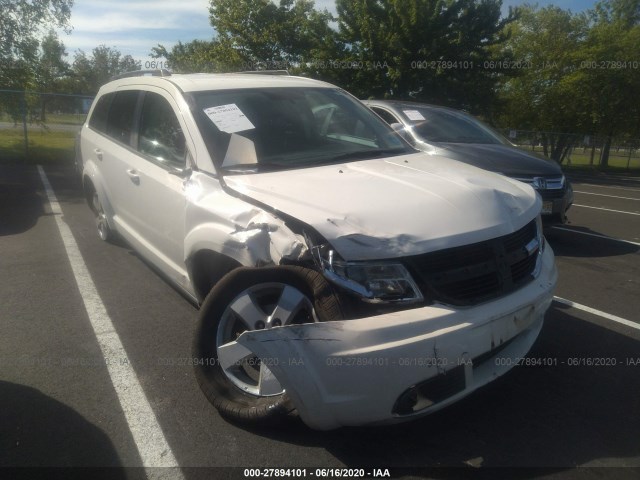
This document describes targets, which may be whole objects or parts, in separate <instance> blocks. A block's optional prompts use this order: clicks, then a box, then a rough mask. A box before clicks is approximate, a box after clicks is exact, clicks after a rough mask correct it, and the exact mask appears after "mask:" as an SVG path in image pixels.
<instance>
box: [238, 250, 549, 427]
mask: <svg viewBox="0 0 640 480" xmlns="http://www.w3.org/2000/svg"><path fill="white" fill-rule="evenodd" d="M556 282H557V271H556V267H555V264H554V258H553V252H552V251H551V249H550V248H549V247H548V246H547V248H546V250H545V252H544V254H543V258H542V268H541V271H540V274H539V275H538V276H537V277H536V278H535V279H534V280H533V281H531V282H530V283H529V284H527V285H526V286H525V287H523V288H521V289H520V290H518V291H516V292H513V293H511V294H510V295H508V296H506V297H503V298H500V299H497V300H494V301H491V302H487V303H484V304H481V305H477V306H474V307H470V308H453V307H449V306H446V305H437V304H436V305H430V306H425V307H420V308H415V309H410V310H404V311H399V312H393V313H387V314H383V315H378V316H374V317H367V318H361V319H356V320H342V321H333V322H325V323H311V324H304V325H291V326H285V327H279V328H273V329H266V330H254V331H247V332H244V333H243V334H242V335H241V336H240V337H239V338H238V339H237V342H238V343H240V344H242V345H244V346H245V347H247V348H248V349H250V350H251V351H252V352H254V353H255V354H256V355H258V356H259V357H260V358H261V359H262V361H263V362H265V363H266V364H267V366H268V367H269V368H270V370H271V371H272V372H273V374H274V375H275V376H276V377H277V379H278V380H279V382H280V384H281V385H282V386H283V387H284V388H285V390H286V392H287V394H288V395H289V397H290V398H291V400H292V401H293V403H294V404H295V406H296V408H297V410H298V413H299V414H300V417H301V418H302V420H303V421H304V422H305V423H306V424H307V425H309V426H310V427H312V428H315V429H319V430H329V429H332V428H337V427H340V426H346V425H363V424H376V423H391V422H397V421H403V420H407V419H411V418H416V417H418V416H421V415H426V414H428V413H432V412H434V411H436V410H439V409H440V408H443V407H445V406H447V405H449V404H451V403H453V402H455V401H457V400H459V399H461V398H462V397H464V396H466V395H468V394H470V393H471V392H473V391H474V390H475V389H477V388H478V387H481V386H482V385H485V384H486V383H488V382H490V381H491V380H493V379H495V378H497V377H498V376H500V375H502V374H504V373H506V372H507V371H508V370H509V369H510V368H512V367H513V366H514V365H515V364H516V363H517V359H518V358H521V357H523V356H525V355H526V354H527V352H528V351H529V349H530V348H531V346H532V345H533V343H534V342H535V340H536V338H537V336H538V334H539V332H540V329H541V328H542V323H543V318H544V314H545V312H546V310H547V309H548V308H549V305H550V304H551V301H552V298H553V290H554V287H555V285H556Z"/></svg>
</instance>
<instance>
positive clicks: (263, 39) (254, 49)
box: [151, 0, 335, 72]
mask: <svg viewBox="0 0 640 480" xmlns="http://www.w3.org/2000/svg"><path fill="white" fill-rule="evenodd" d="M209 13H210V20H211V25H212V26H213V27H214V29H215V30H216V37H215V38H214V39H213V40H211V41H200V40H195V41H193V42H189V43H178V44H177V45H175V46H174V47H173V48H172V49H171V51H168V50H167V49H166V48H165V47H164V46H162V45H158V46H157V47H155V48H154V49H153V51H152V54H151V55H152V56H153V57H155V58H160V57H164V58H166V59H167V60H168V62H169V64H170V65H171V67H172V69H174V70H175V71H180V72H193V71H208V72H229V71H239V70H274V69H292V70H297V71H299V72H301V71H302V70H303V69H305V68H306V65H307V64H309V63H311V60H312V59H313V58H314V56H316V55H318V54H319V52H321V51H324V50H325V48H326V45H327V41H328V39H329V38H333V37H334V36H335V32H334V31H333V30H332V29H331V28H330V27H329V22H330V21H331V20H332V16H331V14H329V13H328V12H327V11H326V10H323V11H317V10H315V8H314V2H313V1H311V0H280V2H279V3H278V4H276V3H274V2H272V1H271V0H210V8H209Z"/></svg>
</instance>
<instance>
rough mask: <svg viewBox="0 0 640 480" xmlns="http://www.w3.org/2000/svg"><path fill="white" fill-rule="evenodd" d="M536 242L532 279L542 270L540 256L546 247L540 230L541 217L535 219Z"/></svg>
mask: <svg viewBox="0 0 640 480" xmlns="http://www.w3.org/2000/svg"><path fill="white" fill-rule="evenodd" d="M536 241H537V242H538V258H537V260H536V266H535V268H534V270H533V273H532V275H533V277H534V278H537V277H538V275H540V271H541V270H542V254H543V253H544V248H545V246H546V239H545V238H544V232H543V229H542V215H538V217H537V218H536Z"/></svg>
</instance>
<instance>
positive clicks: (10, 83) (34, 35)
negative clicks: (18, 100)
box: [0, 0, 73, 89]
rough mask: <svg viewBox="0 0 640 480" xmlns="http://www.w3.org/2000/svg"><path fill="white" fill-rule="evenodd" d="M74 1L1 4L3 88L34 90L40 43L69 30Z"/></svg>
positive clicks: (0, 84)
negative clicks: (60, 30)
mask: <svg viewBox="0 0 640 480" xmlns="http://www.w3.org/2000/svg"><path fill="white" fill-rule="evenodd" d="M72 5H73V0H38V1H32V0H0V11H2V15H0V87H2V88H9V89H25V88H28V87H30V86H32V82H33V70H34V68H35V65H36V63H37V60H38V52H39V50H38V47H39V44H40V39H41V38H42V37H43V36H44V35H45V34H46V33H45V32H46V31H48V30H49V29H50V28H52V27H62V28H68V27H69V18H70V15H71V7H72Z"/></svg>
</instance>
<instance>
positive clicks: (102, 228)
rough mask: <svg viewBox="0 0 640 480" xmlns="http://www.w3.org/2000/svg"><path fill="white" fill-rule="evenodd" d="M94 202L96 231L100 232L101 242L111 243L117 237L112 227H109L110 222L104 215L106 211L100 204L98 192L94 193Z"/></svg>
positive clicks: (92, 200)
mask: <svg viewBox="0 0 640 480" xmlns="http://www.w3.org/2000/svg"><path fill="white" fill-rule="evenodd" d="M91 202H92V207H93V208H92V210H93V213H94V215H95V221H96V230H97V231H98V237H100V240H102V241H104V242H110V241H112V240H113V239H114V237H115V235H114V233H113V230H111V227H110V226H109V222H108V221H107V216H106V215H105V213H104V209H103V208H102V203H100V198H98V192H96V191H95V190H94V191H93V197H92V199H91Z"/></svg>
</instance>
